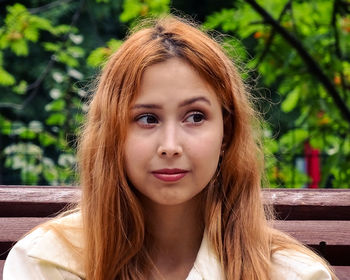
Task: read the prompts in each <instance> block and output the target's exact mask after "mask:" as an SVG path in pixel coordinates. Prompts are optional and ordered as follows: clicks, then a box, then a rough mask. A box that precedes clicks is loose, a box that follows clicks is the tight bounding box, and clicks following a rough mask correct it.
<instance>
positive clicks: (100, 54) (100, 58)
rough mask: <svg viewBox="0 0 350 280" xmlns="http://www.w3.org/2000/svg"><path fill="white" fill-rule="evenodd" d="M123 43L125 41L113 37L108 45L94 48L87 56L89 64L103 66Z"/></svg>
mask: <svg viewBox="0 0 350 280" xmlns="http://www.w3.org/2000/svg"><path fill="white" fill-rule="evenodd" d="M122 43H123V41H120V40H115V39H111V40H109V41H108V42H107V46H106V47H100V48H97V49H95V50H93V51H92V52H91V53H90V55H89V56H88V58H87V64H88V65H90V66H92V67H99V66H102V65H103V64H104V63H105V62H106V61H107V59H108V58H109V56H110V55H111V54H112V53H114V52H115V51H116V50H117V49H118V48H119V47H120V46H121V44H122Z"/></svg>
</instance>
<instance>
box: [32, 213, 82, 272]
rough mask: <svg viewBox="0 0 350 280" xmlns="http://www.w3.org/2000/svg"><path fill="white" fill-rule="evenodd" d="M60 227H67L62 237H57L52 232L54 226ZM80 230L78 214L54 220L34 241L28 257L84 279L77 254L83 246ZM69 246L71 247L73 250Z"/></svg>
mask: <svg viewBox="0 0 350 280" xmlns="http://www.w3.org/2000/svg"><path fill="white" fill-rule="evenodd" d="M61 225H63V226H64V227H67V230H64V233H63V236H59V235H58V233H57V232H56V231H55V230H54V228H55V226H61ZM51 226H52V228H50V227H51ZM81 228H82V227H81V215H80V213H74V214H71V215H68V216H66V217H63V218H60V219H57V220H55V221H54V222H52V223H51V224H49V225H48V230H47V231H45V232H43V233H42V234H41V235H40V237H39V238H37V239H36V240H35V243H34V244H33V246H32V248H31V249H30V250H29V251H28V255H29V256H30V257H33V258H36V259H38V260H40V261H42V262H46V263H50V264H53V265H54V266H57V267H59V268H62V269H64V270H67V271H69V272H71V273H73V274H76V275H78V276H79V277H81V278H85V272H84V267H83V263H82V262H81V253H79V252H81V251H82V244H83V240H82V232H81ZM69 244H72V245H73V248H74V249H73V250H72V246H69Z"/></svg>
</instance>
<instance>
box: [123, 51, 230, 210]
mask: <svg viewBox="0 0 350 280" xmlns="http://www.w3.org/2000/svg"><path fill="white" fill-rule="evenodd" d="M222 139H223V119H222V111H221V105H220V104H219V101H218V99H217V97H216V94H215V93H214V91H213V89H212V88H211V87H210V86H209V85H208V84H207V83H206V82H205V81H204V80H203V79H202V78H201V77H200V76H199V74H198V73H197V72H195V71H194V69H193V68H192V67H191V66H189V64H187V63H186V62H184V61H183V60H181V59H179V58H171V59H169V60H167V61H165V62H162V63H158V64H155V65H152V66H150V67H148V68H147V69H146V71H145V72H144V74H143V77H142V81H141V88H140V93H139V95H138V96H137V97H136V100H135V102H134V103H133V104H132V106H131V109H130V124H129V128H128V132H127V138H126V145H125V161H126V171H127V176H128V178H129V180H130V181H131V183H132V184H133V186H134V187H135V188H136V189H137V190H138V191H139V192H140V193H141V194H142V196H143V197H144V198H145V199H147V200H148V201H150V202H153V203H156V204H160V205H179V204H183V203H187V202H190V201H192V199H193V198H194V197H195V196H196V195H197V194H199V193H200V192H201V191H202V190H203V189H204V188H205V187H206V185H207V184H208V182H209V181H210V179H211V178H212V177H213V175H214V173H215V171H216V168H217V164H218V160H219V157H220V151H221V146H222Z"/></svg>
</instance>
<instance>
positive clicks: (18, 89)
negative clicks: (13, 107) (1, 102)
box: [12, 80, 27, 95]
mask: <svg viewBox="0 0 350 280" xmlns="http://www.w3.org/2000/svg"><path fill="white" fill-rule="evenodd" d="M12 90H13V91H14V92H15V93H17V94H19V95H22V94H25V93H26V90H27V82H26V81H24V80H22V81H20V82H19V84H18V85H16V86H14V87H13V88H12Z"/></svg>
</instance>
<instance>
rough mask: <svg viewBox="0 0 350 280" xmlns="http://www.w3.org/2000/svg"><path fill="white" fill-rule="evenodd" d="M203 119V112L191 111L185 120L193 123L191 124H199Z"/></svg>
mask: <svg viewBox="0 0 350 280" xmlns="http://www.w3.org/2000/svg"><path fill="white" fill-rule="evenodd" d="M204 120H205V116H204V114H203V113H200V112H194V113H191V114H190V115H189V116H188V117H187V118H186V122H189V123H193V124H200V123H202V122H203V121H204Z"/></svg>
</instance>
